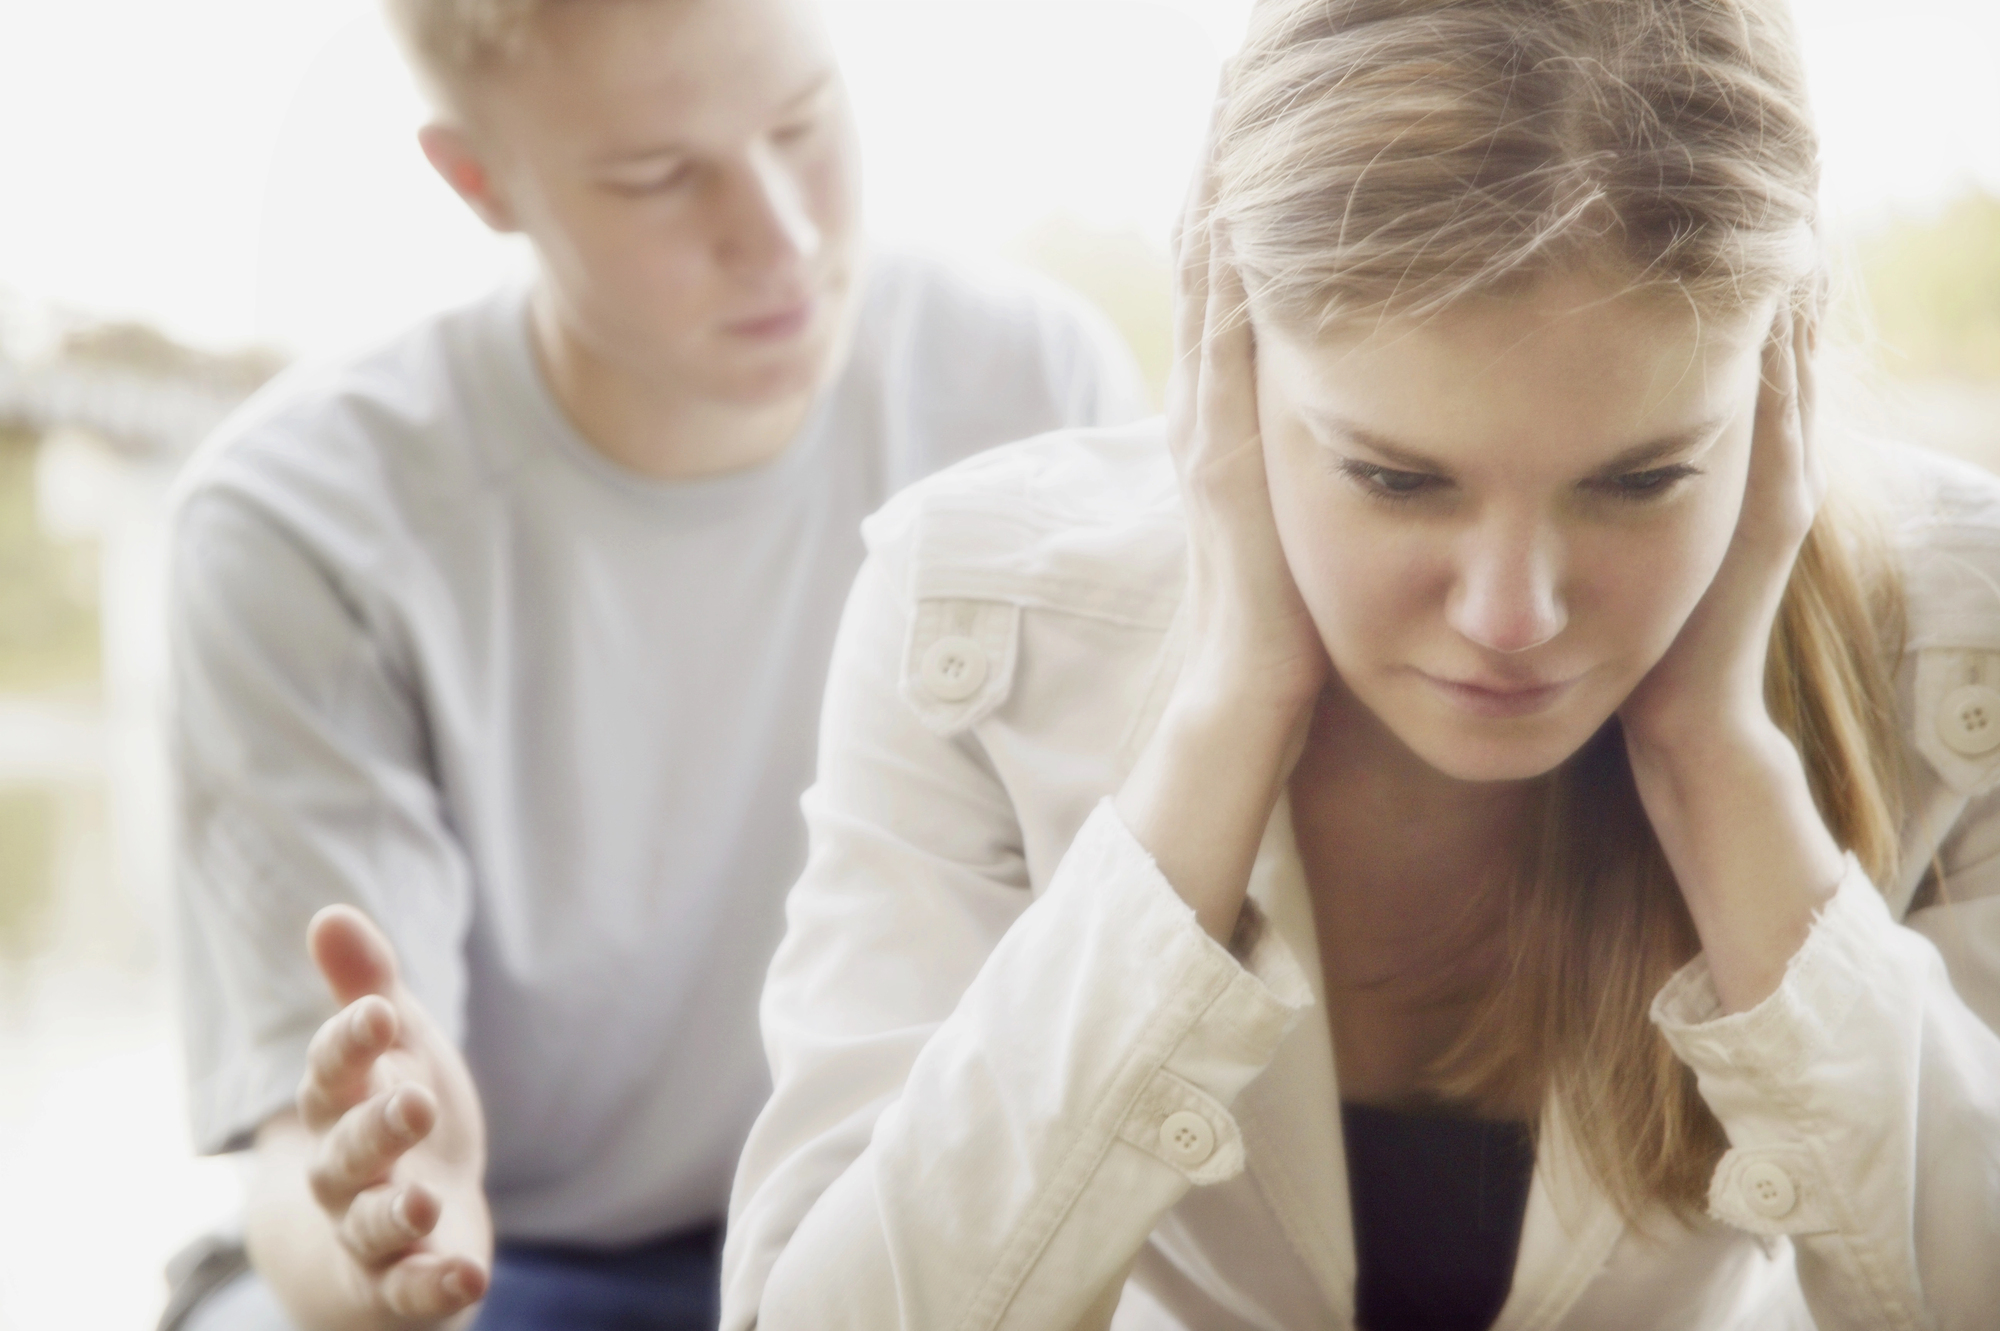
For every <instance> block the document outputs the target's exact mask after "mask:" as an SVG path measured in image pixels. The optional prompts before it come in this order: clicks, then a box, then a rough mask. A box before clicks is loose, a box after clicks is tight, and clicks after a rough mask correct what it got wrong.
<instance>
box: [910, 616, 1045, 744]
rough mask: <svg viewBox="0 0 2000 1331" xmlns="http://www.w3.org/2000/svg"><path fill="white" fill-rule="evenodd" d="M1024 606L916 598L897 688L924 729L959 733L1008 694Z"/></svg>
mask: <svg viewBox="0 0 2000 1331" xmlns="http://www.w3.org/2000/svg"><path fill="white" fill-rule="evenodd" d="M1020 637H1021V607H1020V606H1018V605H1015V604H1013V603H1012V602H1009V601H980V600H969V599H965V598H960V597H944V596H939V597H929V598H926V599H924V600H921V601H918V602H917V607H916V613H915V614H913V615H912V616H911V617H910V632H909V639H908V641H907V642H906V643H905V644H904V646H903V669H902V678H901V680H900V681H899V683H898V689H899V691H900V692H901V693H902V696H903V701H905V702H907V703H908V704H909V705H910V707H911V708H912V709H913V710H914V711H915V712H916V714H917V719H918V720H920V721H922V722H923V723H924V726H925V728H926V729H928V730H930V731H932V732H933V733H934V734H938V735H955V734H957V733H958V732H959V731H961V730H965V729H967V728H968V727H970V726H974V725H977V724H978V723H979V722H981V721H983V720H985V719H986V717H988V716H989V715H991V714H992V712H993V709H994V708H996V707H998V706H999V705H1000V704H1001V703H1003V702H1005V701H1006V699H1007V692H1008V690H1009V689H1011V688H1012V687H1013V685H1014V659H1015V657H1016V655H1017V654H1018V653H1019V649H1020Z"/></svg>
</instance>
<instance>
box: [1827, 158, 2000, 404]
mask: <svg viewBox="0 0 2000 1331" xmlns="http://www.w3.org/2000/svg"><path fill="white" fill-rule="evenodd" d="M1856 258H1857V260H1858V262H1859V266H1860V273H1861V279H1862V283H1863V285H1864V287H1865V289H1866V293H1867V298H1868V302H1869V305H1870V306H1871V307H1872V311H1873V314H1874V331H1875V337H1876V340H1877V342H1878V344H1879V345H1880V347H1881V349H1882V353H1883V359H1884V364H1885V367H1886V368H1887V369H1889V370H1890V371H1891V372H1892V373H1895V374H1898V375H1903V376H1907V377H1912V378H1953V379H1977V380H1986V381H1989V382H2000V199H1996V198H1994V197H1993V196H1991V195H1989V194H1985V193H1979V192H1975V193H1972V194H1968V195H1965V196H1963V197H1961V198H1959V199H1957V200H1956V201H1954V202H1953V203H1951V204H1950V205H1949V206H1947V207H1946V208H1945V209H1944V211H1943V212H1942V213H1940V214H1938V215H1937V216H1936V217H1934V218H1928V219H1921V220H1919V219H1907V218H1904V219H1898V220H1896V221H1894V222H1891V223H1889V224H1888V225H1886V226H1884V227H1883V228H1881V229H1880V230H1879V231H1877V232H1875V233H1874V234H1873V235H1871V236H1869V237H1868V238H1867V239H1865V240H1863V241H1862V242H1861V243H1860V245H1859V246H1858V247H1857V251H1856Z"/></svg>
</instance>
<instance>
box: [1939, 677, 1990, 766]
mask: <svg viewBox="0 0 2000 1331" xmlns="http://www.w3.org/2000/svg"><path fill="white" fill-rule="evenodd" d="M1938 734H1939V735H1941V736H1942V737H1943V738H1944V742H1945V743H1946V744H1948V745H1950V746H1951V750H1952V752H1954V753H1962V754H1964V755H1965V756H1966V757H1968V758H1977V757H1979V755H1981V754H1983V753H1991V752H1992V751H1993V750H1994V749H1996V748H2000V691H1996V690H1994V689H1989V688H1987V687H1986V686H1985V685H1984V684H1967V685H1964V686H1963V687H1961V688H1956V689H1953V690H1952V691H1951V692H1950V693H1947V694H1945V695H1944V705H1943V706H1942V707H1940V708H1939V709H1938Z"/></svg>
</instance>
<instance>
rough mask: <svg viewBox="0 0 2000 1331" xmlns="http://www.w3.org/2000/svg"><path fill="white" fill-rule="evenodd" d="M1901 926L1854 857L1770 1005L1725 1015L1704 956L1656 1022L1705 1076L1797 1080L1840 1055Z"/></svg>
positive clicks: (1675, 986)
mask: <svg viewBox="0 0 2000 1331" xmlns="http://www.w3.org/2000/svg"><path fill="white" fill-rule="evenodd" d="M1893 926H1894V921H1892V920H1891V919H1890V918H1889V908H1888V905H1887V903H1886V902H1884V901H1883V900H1882V894H1881V893H1880V892H1878V891H1877V890H1876V889H1875V885H1874V884H1873V883H1871V882H1870V881H1869V880H1868V875H1867V874H1866V873H1864V872H1863V871H1862V868H1861V863H1860V861H1858V860H1856V859H1855V858H1854V856H1853V855H1849V856H1848V857H1847V863H1846V868H1845V871H1844V872H1843V873H1842V874H1841V877H1840V883H1839V885H1838V886H1837V887H1836V888H1835V889H1834V894H1833V897H1832V899H1831V900H1829V901H1828V902H1827V904H1826V905H1825V906H1824V907H1823V908H1822V909H1821V910H1820V912H1819V914H1818V916H1817V917H1815V919H1814V920H1813V924H1812V928H1811V929H1810V930H1809V931H1808V932H1807V934H1806V940H1805V942H1804V943H1803V944H1801V945H1800V947H1799V950H1798V951H1797V952H1796V953H1794V954H1793V955H1792V959H1791V960H1790V961H1788V962H1786V963H1785V974H1784V978H1783V979H1781V980H1780V981H1779V982H1778V987H1777V988H1776V989H1774V990H1772V991H1771V993H1770V994H1769V995H1767V996H1766V997H1765V998H1764V1000H1763V1001H1762V1002H1760V1003H1758V1004H1757V1005H1756V1006H1755V1007H1752V1008H1748V1009H1746V1010H1745V1011H1742V1012H1734V1013H1727V1014H1725V1013H1724V1012H1723V1010H1722V998H1721V996H1720V995H1719V994H1718V993H1717V992H1716V989H1715V979H1714V977H1713V975H1712V974H1711V973H1710V972H1709V968H1708V958H1707V957H1706V956H1705V955H1704V956H1697V957H1696V958H1695V959H1694V960H1693V961H1690V962H1689V963H1688V964H1687V965H1685V966H1683V967H1681V969H1680V970H1679V971H1677V972H1675V974H1674V976H1673V978H1672V979H1670V980H1668V981H1667V983H1666V985H1665V986H1664V987H1662V988H1661V990H1660V992H1659V994H1658V996H1656V997H1655V998H1654V999H1653V1007H1652V1018H1653V1022H1654V1024H1655V1025H1657V1026H1658V1027H1659V1028H1660V1032H1661V1034H1663V1035H1665V1036H1666V1038H1667V1043H1668V1044H1669V1045H1670V1046H1672V1048H1673V1051H1674V1053H1675V1054H1677V1055H1679V1056H1680V1059H1681V1061H1682V1062H1684V1063H1686V1064H1687V1065H1688V1066H1689V1067H1691V1068H1693V1069H1694V1070H1695V1071H1696V1072H1697V1073H1702V1072H1715V1073H1724V1072H1731V1073H1742V1074H1744V1075H1747V1076H1752V1077H1776V1078H1781V1079H1782V1078H1789V1077H1791V1076H1793V1075H1795V1074H1796V1073H1797V1071H1798V1070H1799V1069H1800V1068H1802V1067H1804V1066H1805V1065H1807V1064H1810V1063H1811V1062H1813V1061H1814V1060H1815V1059H1817V1058H1818V1057H1820V1056H1821V1055H1822V1054H1824V1053H1826V1052H1828V1051H1829V1050H1831V1049H1832V1048H1833V1047H1834V1043H1835V1034H1836V1032H1837V1031H1838V1029H1839V1027H1840V1025H1841V1023H1842V1021H1843V1020H1844V1019H1845V1018H1846V1016H1847V1012H1848V1009H1849V1008H1850V1007H1852V1006H1853V1004H1854V1000H1855V999H1856V998H1858V997H1859V996H1860V995H1861V993H1862V992H1863V990H1864V988H1865V987H1866V985H1867V983H1868V975H1869V973H1870V972H1871V971H1873V970H1875V969H1877V968H1878V963H1877V962H1876V960H1875V957H1874V953H1875V952H1876V951H1877V950H1878V947H1879V940H1880V939H1881V937H1882V935H1883V931H1884V930H1885V929H1888V928H1892V927H1893ZM1718 1112H1720V1111H1719V1110H1718Z"/></svg>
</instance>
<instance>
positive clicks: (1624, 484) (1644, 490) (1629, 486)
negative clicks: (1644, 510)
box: [1599, 463, 1700, 499]
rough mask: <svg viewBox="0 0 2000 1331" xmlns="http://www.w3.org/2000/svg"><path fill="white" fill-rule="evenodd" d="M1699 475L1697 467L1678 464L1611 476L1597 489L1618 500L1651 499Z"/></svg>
mask: <svg viewBox="0 0 2000 1331" xmlns="http://www.w3.org/2000/svg"><path fill="white" fill-rule="evenodd" d="M1699 474H1700V469H1699V468H1697V467H1691V466H1688V465H1687V464H1686V463H1679V464H1676V465H1674V466H1671V467H1653V468H1651V469H1649V470H1647V471H1633V472H1627V473H1626V474H1625V475H1623V476H1613V477H1611V478H1610V479H1609V480H1606V481H1603V482H1600V483H1599V488H1600V489H1602V490H1603V491H1605V492H1606V493H1608V494H1610V495H1612V496H1613V497H1615V498H1619V499H1651V498H1653V497H1655V496H1657V495H1663V494H1665V493H1666V492H1667V491H1669V490H1671V489H1673V488H1674V487H1675V486H1676V485H1679V484H1680V483H1681V482H1682V481H1684V480H1686V479H1687V478H1688V477H1690V476H1696V475H1699Z"/></svg>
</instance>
